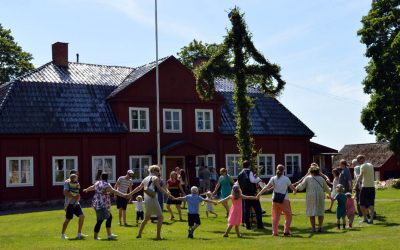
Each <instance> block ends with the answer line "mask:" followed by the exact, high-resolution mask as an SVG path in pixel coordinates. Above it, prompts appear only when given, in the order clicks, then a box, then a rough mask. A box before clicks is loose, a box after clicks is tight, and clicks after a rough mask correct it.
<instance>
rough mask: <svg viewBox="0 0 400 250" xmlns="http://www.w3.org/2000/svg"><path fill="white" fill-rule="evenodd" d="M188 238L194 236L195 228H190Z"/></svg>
mask: <svg viewBox="0 0 400 250" xmlns="http://www.w3.org/2000/svg"><path fill="white" fill-rule="evenodd" d="M188 238H193V229H191V228H189V230H188Z"/></svg>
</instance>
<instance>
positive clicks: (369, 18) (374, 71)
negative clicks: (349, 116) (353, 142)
mask: <svg viewBox="0 0 400 250" xmlns="http://www.w3.org/2000/svg"><path fill="white" fill-rule="evenodd" d="M361 22H362V24H363V27H362V28H361V29H360V30H359V31H358V35H359V36H360V37H361V42H362V43H364V44H365V45H366V53H365V55H366V56H367V57H369V58H370V61H369V62H368V65H367V66H366V67H365V70H366V72H367V76H366V77H365V79H364V81H363V85H364V92H365V93H367V94H369V95H370V96H371V100H370V101H369V103H368V104H367V106H366V107H365V108H364V109H363V110H362V112H361V122H362V124H363V125H364V127H365V128H366V129H367V130H368V131H369V132H370V133H371V134H375V135H376V137H377V140H379V141H382V140H387V141H389V142H390V145H391V149H392V150H393V151H395V152H397V153H400V3H399V0H374V1H373V2H372V7H371V9H370V11H369V12H368V15H366V16H364V17H363V18H362V20H361Z"/></svg>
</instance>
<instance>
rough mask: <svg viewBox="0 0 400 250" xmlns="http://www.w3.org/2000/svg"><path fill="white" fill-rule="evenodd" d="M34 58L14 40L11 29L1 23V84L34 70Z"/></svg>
mask: <svg viewBox="0 0 400 250" xmlns="http://www.w3.org/2000/svg"><path fill="white" fill-rule="evenodd" d="M32 59H33V57H32V55H31V54H29V53H27V52H25V51H23V50H22V48H21V47H20V46H19V45H18V44H17V43H16V42H15V41H14V37H13V36H12V35H11V30H8V29H4V28H3V26H2V25H1V24H0V84H3V83H6V82H8V81H10V80H13V79H15V78H16V77H18V76H20V75H23V74H24V73H26V72H27V71H29V70H32V69H33V68H34V67H33V65H32V63H31V60H32Z"/></svg>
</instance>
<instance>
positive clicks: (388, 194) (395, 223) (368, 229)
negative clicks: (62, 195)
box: [0, 189, 400, 250]
mask: <svg viewBox="0 0 400 250" xmlns="http://www.w3.org/2000/svg"><path fill="white" fill-rule="evenodd" d="M304 197H305V194H304V193H299V194H297V195H296V196H293V195H290V198H292V199H293V200H292V211H293V213H294V216H293V222H292V233H293V235H292V236H291V237H283V236H279V237H272V236H271V229H270V228H271V216H270V214H271V213H270V210H271V202H270V201H263V202H262V207H263V208H264V209H265V210H266V211H267V213H266V214H265V215H264V217H263V221H264V225H265V227H266V228H267V229H265V230H261V231H260V230H246V229H245V228H244V227H241V233H242V234H243V236H244V237H243V238H241V239H240V238H237V237H236V234H235V233H234V230H232V232H231V235H230V236H229V238H223V237H222V234H223V233H224V231H225V228H226V219H225V218H224V212H223V211H224V210H223V207H222V206H221V205H218V206H216V207H215V208H216V212H217V213H218V214H219V216H218V218H214V217H213V216H211V217H210V218H208V219H207V218H206V217H205V212H204V209H205V208H204V207H201V208H200V211H201V213H200V216H201V223H202V224H201V226H200V227H199V228H198V229H197V230H196V232H195V235H194V236H195V238H194V239H188V238H187V222H186V221H184V222H179V221H176V222H171V221H169V220H168V219H166V222H165V223H164V225H163V228H162V236H163V237H164V238H165V239H164V240H162V241H156V240H154V238H155V228H156V225H155V224H148V225H147V226H146V229H145V231H144V233H143V238H141V239H136V238H135V236H136V234H137V231H138V227H137V226H136V225H134V226H132V227H120V226H118V213H117V209H116V208H115V207H113V208H112V212H113V224H112V231H113V233H114V234H117V235H119V237H118V240H113V241H108V240H101V241H94V240H93V227H94V224H95V220H96V219H95V213H94V211H93V209H92V208H85V209H84V213H85V215H86V220H85V225H84V230H83V232H84V233H86V234H88V235H89V237H88V238H86V239H84V240H76V239H71V238H72V237H74V236H75V235H76V228H77V219H76V218H74V219H73V220H72V221H71V222H70V225H69V227H68V230H67V235H68V236H70V239H69V240H61V239H60V231H61V225H62V222H63V220H64V211H63V210H57V211H45V212H35V213H26V214H14V215H4V216H0V225H1V228H2V230H1V231H0V249H111V248H114V249H182V250H183V249H213V250H215V249H278V248H279V249H324V250H325V249H398V248H399V241H398V238H399V236H400V213H399V209H400V190H396V189H387V190H379V191H377V197H376V198H377V200H376V204H375V205H376V210H377V213H378V218H377V219H376V220H375V221H374V223H375V224H374V225H364V224H361V223H359V220H360V219H359V218H358V217H357V216H356V219H355V222H354V227H353V229H347V230H337V229H336V216H335V214H334V213H331V214H326V216H325V225H324V229H325V231H324V232H323V233H316V234H311V233H310V224H309V221H308V218H307V217H306V216H305V202H304V200H303V199H304ZM265 198H270V195H267V196H265ZM327 204H328V201H327ZM183 216H184V219H186V211H185V212H184V213H183ZM168 217H169V215H168V214H167V213H165V218H168ZM134 219H135V211H134V206H132V205H129V207H128V220H129V223H130V224H134ZM281 224H283V217H282V218H281ZM99 236H100V237H102V238H106V231H105V223H103V225H102V228H101V231H100V234H99Z"/></svg>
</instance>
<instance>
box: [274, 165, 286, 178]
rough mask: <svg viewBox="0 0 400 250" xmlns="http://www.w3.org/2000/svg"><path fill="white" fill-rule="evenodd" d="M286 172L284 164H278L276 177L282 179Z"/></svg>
mask: <svg viewBox="0 0 400 250" xmlns="http://www.w3.org/2000/svg"><path fill="white" fill-rule="evenodd" d="M284 171H285V166H283V165H282V164H278V166H276V176H278V177H281V176H282V175H283V172H284Z"/></svg>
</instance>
